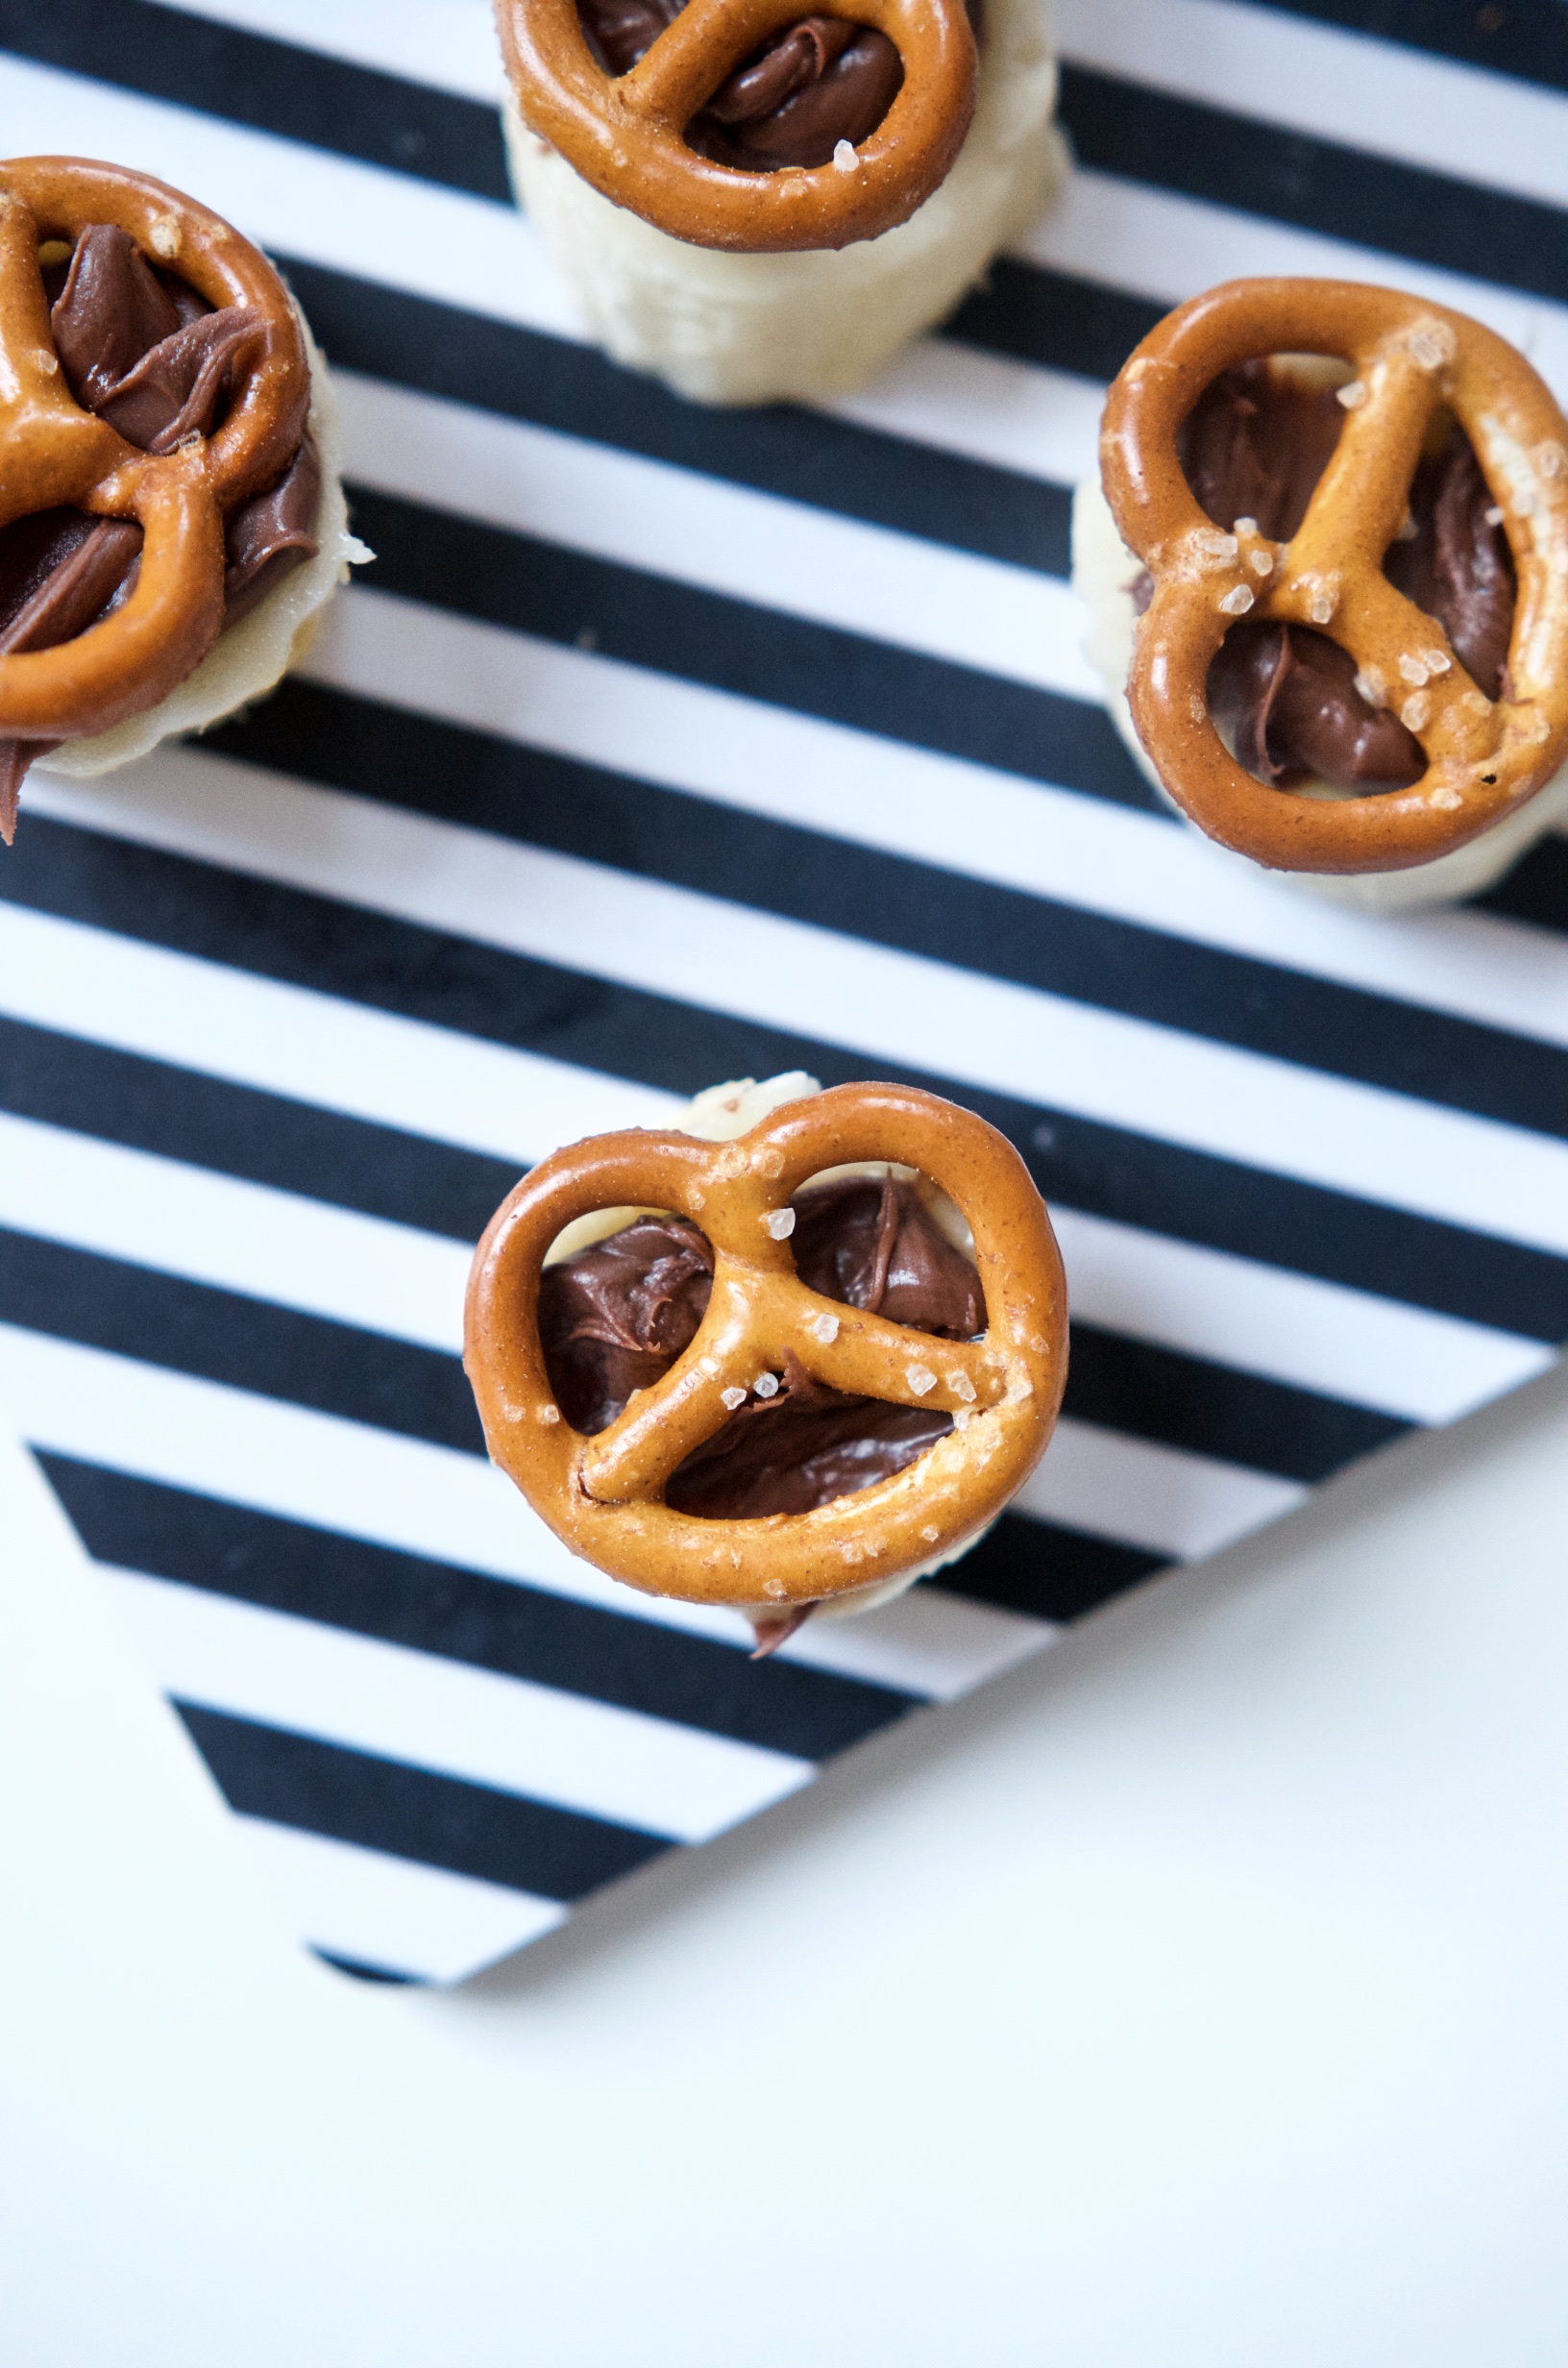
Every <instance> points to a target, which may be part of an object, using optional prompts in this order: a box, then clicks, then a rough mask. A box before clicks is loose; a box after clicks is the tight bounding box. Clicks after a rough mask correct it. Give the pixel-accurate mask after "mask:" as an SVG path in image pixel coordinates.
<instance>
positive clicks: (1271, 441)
mask: <svg viewBox="0 0 1568 2368" xmlns="http://www.w3.org/2000/svg"><path fill="white" fill-rule="evenodd" d="M1354 377H1355V373H1354V371H1353V370H1352V368H1351V366H1350V364H1349V362H1348V361H1345V360H1342V359H1341V358H1339V357H1338V356H1336V355H1324V354H1269V355H1263V356H1261V357H1259V358H1257V359H1255V360H1252V361H1243V362H1237V363H1236V364H1235V365H1234V367H1232V368H1231V369H1229V370H1222V371H1221V372H1220V374H1219V376H1218V377H1217V378H1215V379H1214V380H1213V381H1212V382H1211V383H1210V384H1209V385H1208V386H1206V387H1205V388H1204V390H1203V392H1202V394H1201V395H1200V396H1199V397H1198V399H1197V402H1196V403H1195V404H1194V405H1193V406H1192V408H1191V410H1190V411H1189V412H1188V415H1187V417H1186V419H1185V420H1184V421H1183V422H1182V426H1181V429H1180V432H1179V433H1178V435H1177V439H1176V450H1177V456H1178V457H1179V458H1180V460H1181V464H1182V470H1183V473H1184V475H1185V476H1186V478H1187V481H1188V487H1189V488H1190V490H1191V493H1192V498H1193V500H1194V501H1195V502H1197V503H1198V505H1199V506H1200V507H1201V508H1202V509H1204V510H1205V511H1206V512H1207V513H1208V515H1209V516H1210V517H1211V518H1212V519H1213V522H1214V524H1215V526H1216V527H1219V528H1221V529H1222V530H1223V531H1224V532H1225V533H1227V534H1234V533H1235V531H1236V523H1237V519H1238V518H1251V519H1253V520H1255V521H1256V523H1257V527H1258V530H1259V532H1260V533H1261V534H1263V535H1266V536H1267V538H1268V540H1269V541H1270V542H1275V543H1287V542H1288V541H1289V540H1290V537H1291V535H1292V534H1294V533H1295V532H1296V531H1297V530H1298V529H1299V527H1300V525H1301V522H1302V520H1303V519H1304V518H1305V517H1306V515H1307V506H1308V504H1309V502H1311V498H1312V495H1313V492H1314V491H1315V490H1316V486H1317V481H1318V479H1319V478H1320V477H1321V476H1322V474H1323V472H1324V470H1325V469H1326V468H1327V467H1328V464H1329V461H1330V460H1331V458H1332V457H1333V455H1334V450H1335V445H1336V444H1337V443H1338V441H1339V435H1340V431H1341V430H1342V429H1343V427H1344V424H1345V418H1346V410H1345V406H1344V405H1343V404H1342V403H1341V402H1340V401H1339V399H1338V394H1339V389H1340V388H1341V387H1346V386H1348V385H1349V384H1350V382H1352V380H1353V379H1354Z"/></svg>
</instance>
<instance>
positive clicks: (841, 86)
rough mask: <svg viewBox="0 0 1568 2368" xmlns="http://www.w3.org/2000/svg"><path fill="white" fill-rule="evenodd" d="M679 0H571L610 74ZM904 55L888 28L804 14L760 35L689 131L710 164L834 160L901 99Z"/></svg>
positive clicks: (766, 167)
mask: <svg viewBox="0 0 1568 2368" xmlns="http://www.w3.org/2000/svg"><path fill="white" fill-rule="evenodd" d="M683 5H684V0H577V14H578V16H579V18H580V20H581V23H582V29H583V32H584V33H585V34H586V35H587V37H588V45H589V47H590V49H592V50H593V52H594V54H595V55H596V57H597V58H598V60H599V62H600V65H602V66H603V68H604V70H605V72H606V73H608V74H626V73H629V72H630V70H631V68H632V67H633V66H634V65H635V64H636V63H637V62H638V60H639V59H640V58H642V57H644V56H645V55H646V53H647V52H648V51H649V49H651V48H652V46H653V43H654V42H655V41H656V40H657V38H658V37H659V35H660V34H661V33H662V32H663V31H664V29H665V27H666V26H667V25H669V24H672V23H673V22H674V19H675V17H676V16H677V15H678V14H679V13H680V11H681V8H682V7H683ZM903 79H904V64H903V60H902V59H901V58H900V57H899V55H898V52H897V50H896V49H895V48H894V44H893V43H892V42H891V41H890V40H889V39H888V37H887V35H886V34H885V33H877V32H875V31H874V30H873V29H872V28H871V27H870V25H851V24H846V23H845V21H844V19H843V18H842V17H838V16H806V17H802V19H801V20H800V22H799V23H798V24H796V25H791V26H789V27H788V28H787V29H786V30H785V31H784V32H783V33H778V34H775V35H774V36H773V37H772V40H771V41H765V42H764V43H763V46H762V47H761V49H759V50H757V51H756V52H755V53H754V54H753V55H752V56H751V57H749V58H747V60H746V61H745V62H743V63H742V64H741V65H739V66H737V68H736V69H735V72H734V73H733V74H732V75H731V76H730V77H729V80H728V81H727V82H726V83H723V84H722V85H721V86H720V87H719V89H718V90H717V91H715V93H714V95H713V97H712V98H711V99H710V100H709V101H708V104H707V106H706V107H705V108H704V109H703V110H702V111H701V113H700V114H699V115H697V116H695V117H694V118H693V120H692V122H691V123H690V124H688V125H687V127H686V139H687V143H688V145H689V146H690V147H693V148H695V149H696V150H697V151H698V154H699V155H700V156H705V157H708V158H710V159H711V160H712V161H713V162H714V163H716V164H729V165H734V166H738V167H740V168H741V169H742V170H744V171H747V172H752V173H776V172H777V171H778V170H779V169H780V168H781V167H782V166H784V165H787V164H801V165H817V164H828V163H831V161H832V159H833V151H834V149H835V148H836V147H837V146H838V144H839V142H840V140H841V139H846V140H847V141H848V142H849V144H850V146H851V147H855V146H856V145H858V143H859V142H860V141H861V140H863V139H867V138H869V137H870V135H871V133H872V132H874V131H875V130H876V127H877V125H878V124H879V123H880V122H881V120H882V118H883V116H884V115H885V114H886V113H887V111H888V110H889V108H890V107H891V106H892V105H893V102H894V99H895V98H896V97H897V95H898V91H899V88H900V86H902V83H903Z"/></svg>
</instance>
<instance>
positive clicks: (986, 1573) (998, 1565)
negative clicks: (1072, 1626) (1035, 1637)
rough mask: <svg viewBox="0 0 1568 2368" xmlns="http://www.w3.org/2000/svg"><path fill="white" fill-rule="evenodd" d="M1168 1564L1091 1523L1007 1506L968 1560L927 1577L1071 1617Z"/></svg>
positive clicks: (1036, 1614)
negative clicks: (1067, 1525)
mask: <svg viewBox="0 0 1568 2368" xmlns="http://www.w3.org/2000/svg"><path fill="white" fill-rule="evenodd" d="M1168 1566H1169V1558H1168V1557H1167V1556H1166V1555H1164V1554H1149V1553H1145V1552H1144V1550H1143V1549H1142V1548H1141V1547H1140V1546H1135V1545H1116V1544H1114V1543H1113V1542H1112V1541H1111V1540H1110V1539H1109V1538H1091V1537H1090V1535H1089V1534H1088V1532H1087V1531H1085V1530H1081V1529H1064V1528H1061V1527H1059V1526H1058V1525H1057V1524H1056V1523H1055V1522H1051V1521H1035V1520H1031V1519H1029V1518H1028V1517H1026V1516H1024V1515H1023V1514H1020V1513H1004V1514H1003V1515H1002V1517H1001V1519H1000V1520H999V1521H998V1522H997V1523H996V1524H995V1526H994V1527H993V1528H992V1529H990V1530H988V1531H987V1533H986V1535H985V1536H984V1537H983V1538H982V1539H981V1541H980V1542H979V1544H978V1545H975V1546H971V1547H970V1548H969V1551H968V1553H967V1554H966V1555H965V1557H964V1559H963V1561H962V1562H958V1563H953V1564H951V1565H950V1566H949V1567H948V1568H947V1569H945V1570H941V1571H939V1572H938V1573H937V1575H936V1577H935V1578H934V1579H928V1580H926V1582H925V1584H926V1585H927V1586H928V1587H935V1588H939V1589H940V1590H941V1591H942V1592H943V1594H947V1595H965V1596H968V1599H969V1600H970V1602H973V1603H990V1604H994V1605H996V1606H997V1608H998V1609H999V1610H1001V1611H1004V1612H1024V1613H1027V1614H1028V1615H1029V1616H1030V1618H1032V1619H1050V1620H1060V1621H1063V1622H1066V1621H1067V1620H1073V1619H1079V1618H1081V1617H1082V1616H1083V1615H1084V1614H1085V1613H1086V1612H1092V1611H1095V1610H1096V1609H1097V1608H1098V1607H1099V1605H1101V1604H1102V1603H1109V1602H1110V1600H1111V1598H1112V1596H1113V1595H1120V1594H1124V1593H1125V1592H1126V1591H1127V1589H1128V1588H1129V1587H1136V1586H1137V1585H1138V1583H1139V1580H1140V1579H1146V1578H1148V1577H1150V1576H1151V1574H1152V1573H1153V1572H1154V1571H1156V1570H1164V1569H1166V1568H1168Z"/></svg>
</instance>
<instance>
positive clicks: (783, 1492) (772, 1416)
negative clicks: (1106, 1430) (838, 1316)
mask: <svg viewBox="0 0 1568 2368" xmlns="http://www.w3.org/2000/svg"><path fill="white" fill-rule="evenodd" d="M791 1205H792V1207H793V1208H794V1209H795V1212H796V1228H795V1234H794V1237H793V1240H792V1243H791V1247H792V1248H793V1250H794V1252H795V1263H796V1271H797V1272H798V1273H799V1275H800V1278H801V1280H802V1281H803V1282H804V1283H806V1284H807V1285H808V1287H809V1288H810V1289H811V1290H813V1291H816V1292H820V1293H821V1295H822V1296H823V1297H824V1298H828V1299H837V1300H838V1301H840V1303H841V1304H842V1305H844V1306H846V1307H859V1308H866V1309H868V1310H870V1313H872V1314H873V1315H880V1316H885V1317H887V1318H888V1319H889V1320H890V1321H892V1322H894V1323H903V1324H909V1325H911V1326H912V1327H913V1328H915V1329H917V1330H919V1331H921V1332H928V1333H934V1334H936V1335H937V1336H938V1337H939V1338H941V1339H944V1340H972V1339H973V1338H974V1337H975V1336H976V1334H978V1333H979V1332H981V1331H983V1330H984V1328H985V1320H986V1314H985V1304H984V1301H983V1299H982V1297H981V1293H980V1281H979V1277H978V1275H977V1274H976V1273H975V1270H974V1268H973V1267H972V1266H971V1265H970V1263H969V1261H968V1258H966V1257H965V1256H964V1254H963V1252H962V1251H961V1250H959V1249H956V1248H955V1247H954V1246H953V1245H952V1243H951V1242H949V1241H948V1239H947V1237H946V1235H945V1234H943V1232H942V1231H941V1229H940V1228H939V1227H938V1226H937V1224H936V1223H935V1222H934V1221H933V1220H932V1219H931V1217H930V1216H929V1215H928V1214H927V1211H926V1209H925V1207H924V1204H923V1203H922V1201H921V1199H920V1197H919V1193H918V1192H917V1191H916V1190H915V1188H914V1186H913V1185H911V1184H909V1183H906V1182H903V1181H902V1180H900V1179H898V1178H896V1177H889V1178H886V1179H883V1178H881V1177H876V1176H870V1177H868V1176H846V1177H843V1178H838V1179H835V1180H834V1181H832V1182H829V1183H825V1184H813V1185H808V1186H807V1187H806V1188H805V1190H804V1191H802V1192H799V1193H796V1196H795V1199H794V1201H793V1202H792V1203H791ZM712 1288H713V1251H712V1248H711V1247H710V1246H709V1244H708V1242H707V1239H706V1237H705V1236H704V1235H703V1234H701V1233H699V1232H698V1229H697V1227H696V1226H695V1225H692V1224H688V1223H687V1221H685V1219H683V1218H679V1217H662V1216H661V1217H640V1218H637V1219H635V1220H634V1221H633V1222H632V1223H630V1224H629V1225H625V1226H624V1227H623V1228H622V1230H621V1231H620V1232H619V1233H614V1234H611V1235H610V1236H609V1237H608V1239H607V1240H605V1241H602V1242H597V1243H595V1244H594V1245H593V1246H592V1247H591V1248H588V1249H584V1250H579V1251H577V1252H576V1255H575V1256H574V1257H571V1258H564V1259H562V1260H561V1261H560V1263H559V1264H558V1265H556V1266H552V1267H547V1268H546V1269H545V1272H544V1276H543V1278H542V1281H541V1283H540V1289H539V1333H540V1340H541V1343H542V1344H543V1347H544V1352H545V1367H546V1370H547V1371H548V1373H549V1375H550V1382H551V1389H552V1390H553V1391H554V1393H555V1396H556V1399H557V1401H558V1403H559V1405H560V1409H561V1412H562V1414H563V1415H564V1416H565V1417H566V1419H567V1420H568V1422H570V1423H571V1424H572V1425H573V1427H574V1428H575V1429H576V1430H579V1431H587V1432H596V1431H601V1430H603V1429H605V1428H606V1427H607V1425H608V1424H610V1423H611V1422H613V1421H614V1419H615V1418H616V1416H617V1415H618V1414H620V1413H621V1411H622V1409H623V1408H624V1407H625V1403H626V1401H627V1399H628V1398H629V1397H630V1395H631V1394H632V1392H633V1391H634V1390H646V1389H647V1388H648V1387H649V1384H650V1383H651V1382H655V1381H657V1380H658V1379H659V1378H660V1376H661V1375H662V1374H664V1373H666V1372H668V1371H669V1369H670V1368H671V1366H672V1365H673V1364H674V1361H675V1359H676V1358H677V1357H678V1356H679V1355H680V1353H681V1351H682V1350H683V1349H684V1348H686V1347H687V1346H688V1345H689V1344H690V1343H691V1341H692V1339H693V1337H694V1335H695V1334H696V1331H697V1327H698V1324H699V1323H700V1322H701V1320H702V1317H703V1315H704V1313H705V1311H706V1308H707V1304H708V1297H709V1295H710V1293H711V1291H712ZM775 1378H776V1380H777V1383H778V1387H777V1391H776V1394H773V1395H771V1396H762V1395H759V1394H757V1393H755V1392H754V1391H753V1392H752V1393H751V1394H748V1395H747V1400H746V1403H745V1404H744V1405H743V1406H740V1407H738V1408H737V1409H736V1411H735V1412H734V1413H733V1414H732V1415H731V1416H730V1418H729V1420H728V1421H727V1422H726V1423H725V1424H724V1425H723V1429H722V1430H720V1431H718V1432H716V1433H715V1435H714V1437H713V1438H712V1439H710V1440H709V1441H708V1442H707V1443H706V1444H705V1445H704V1446H701V1447H698V1449H697V1451H696V1452H695V1453H694V1454H692V1455H689V1456H688V1457H687V1458H686V1461H685V1462H684V1463H683V1464H681V1465H680V1466H679V1468H677V1469H676V1471H675V1472H674V1474H673V1476H672V1477H671V1479H670V1481H669V1483H668V1485H667V1486H666V1489H665V1501H666V1503H667V1504H669V1505H671V1506H673V1507H674V1509H675V1511H677V1512H680V1513H690V1514H696V1515H698V1516H699V1517H703V1518H705V1519H710V1520H757V1519H761V1518H762V1517H764V1516H765V1515H768V1514H772V1513H807V1512H810V1511H811V1510H812V1509H813V1508H814V1507H816V1506H818V1505H825V1504H829V1503H831V1501H832V1500H833V1498H834V1497H836V1496H846V1495H850V1494H852V1493H853V1492H854V1491H856V1490H857V1489H864V1488H870V1486H871V1484H872V1482H873V1481H877V1480H883V1479H886V1478H887V1477H888V1475H889V1474H890V1473H892V1472H895V1471H901V1470H902V1469H903V1468H904V1466H905V1465H906V1464H912V1463H913V1462H914V1461H915V1459H916V1457H917V1456H919V1455H921V1454H923V1453H924V1451H925V1449H926V1448H927V1447H929V1446H931V1445H932V1444H933V1443H934V1442H935V1441H937V1440H938V1439H940V1438H941V1437H942V1436H943V1432H945V1431H949V1430H951V1428H952V1418H951V1417H950V1416H949V1415H946V1414H943V1413H941V1412H939V1411H938V1410H936V1409H932V1410H931V1411H930V1412H927V1411H926V1410H925V1409H923V1408H921V1407H919V1406H890V1405H886V1404H884V1403H883V1402H882V1401H881V1400H879V1399H876V1398H868V1397H849V1396H845V1395H844V1394H842V1393H841V1392H839V1391H837V1390H829V1389H826V1388H824V1387H823V1386H822V1384H821V1383H820V1382H816V1381H813V1380H812V1378H811V1376H810V1374H809V1373H807V1372H806V1371H805V1369H803V1367H801V1366H800V1365H798V1364H797V1363H796V1360H795V1359H794V1358H793V1357H791V1356H790V1355H788V1354H786V1355H785V1358H784V1360H783V1371H782V1372H781V1373H779V1374H778V1375H776V1376H775Z"/></svg>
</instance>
